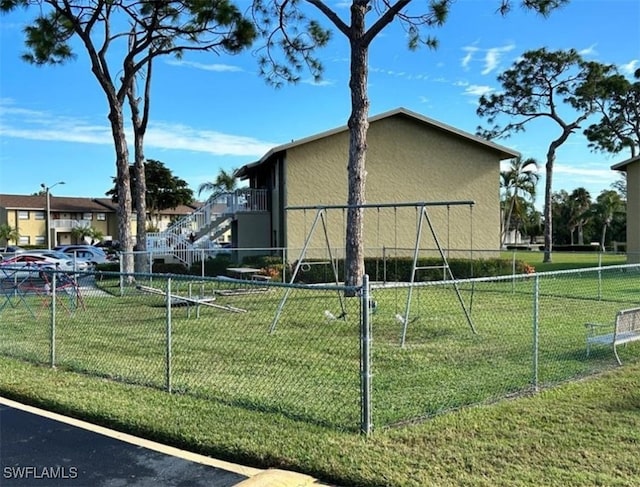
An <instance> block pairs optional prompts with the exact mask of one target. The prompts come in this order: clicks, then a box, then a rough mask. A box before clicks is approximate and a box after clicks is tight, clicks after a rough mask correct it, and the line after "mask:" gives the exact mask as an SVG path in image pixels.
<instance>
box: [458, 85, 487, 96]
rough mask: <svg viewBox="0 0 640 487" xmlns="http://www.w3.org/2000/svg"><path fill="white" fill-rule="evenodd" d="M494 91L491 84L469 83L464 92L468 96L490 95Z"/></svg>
mask: <svg viewBox="0 0 640 487" xmlns="http://www.w3.org/2000/svg"><path fill="white" fill-rule="evenodd" d="M492 91H493V88H491V87H490V86H483V85H468V86H467V87H466V88H465V90H464V94H465V95H468V96H482V95H488V94H489V93H491V92H492Z"/></svg>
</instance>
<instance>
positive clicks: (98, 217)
mask: <svg viewBox="0 0 640 487" xmlns="http://www.w3.org/2000/svg"><path fill="white" fill-rule="evenodd" d="M106 219H107V214H106V213H96V220H98V221H101V222H103V221H105V220H106Z"/></svg>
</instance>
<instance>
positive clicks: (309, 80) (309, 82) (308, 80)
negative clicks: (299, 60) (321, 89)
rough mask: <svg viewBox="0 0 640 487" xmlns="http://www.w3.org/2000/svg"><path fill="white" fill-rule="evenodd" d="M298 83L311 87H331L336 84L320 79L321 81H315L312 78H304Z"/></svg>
mask: <svg viewBox="0 0 640 487" xmlns="http://www.w3.org/2000/svg"><path fill="white" fill-rule="evenodd" d="M300 83H304V84H307V85H312V86H333V85H335V84H336V82H335V81H333V80H328V79H321V80H318V81H316V80H314V79H313V78H305V79H303V80H301V81H300Z"/></svg>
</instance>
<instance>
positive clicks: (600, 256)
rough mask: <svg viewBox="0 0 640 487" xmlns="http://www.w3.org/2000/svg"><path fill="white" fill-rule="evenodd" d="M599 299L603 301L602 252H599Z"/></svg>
mask: <svg viewBox="0 0 640 487" xmlns="http://www.w3.org/2000/svg"><path fill="white" fill-rule="evenodd" d="M598 301H602V252H598Z"/></svg>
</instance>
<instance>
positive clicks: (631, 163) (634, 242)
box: [611, 156, 640, 264]
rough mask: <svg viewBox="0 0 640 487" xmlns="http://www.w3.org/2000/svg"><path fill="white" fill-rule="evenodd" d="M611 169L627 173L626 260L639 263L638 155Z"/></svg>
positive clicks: (639, 174)
mask: <svg viewBox="0 0 640 487" xmlns="http://www.w3.org/2000/svg"><path fill="white" fill-rule="evenodd" d="M611 169H613V170H615V171H622V172H626V173H627V262H628V263H629V264H636V263H640V156H636V157H632V158H631V159H627V160H626V161H622V162H620V163H618V164H615V165H614V166H612V167H611Z"/></svg>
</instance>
